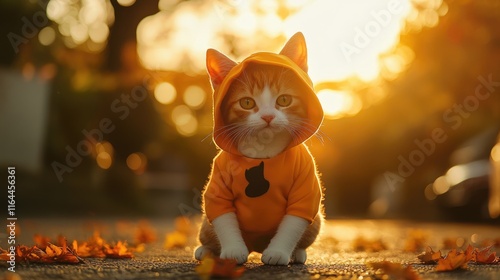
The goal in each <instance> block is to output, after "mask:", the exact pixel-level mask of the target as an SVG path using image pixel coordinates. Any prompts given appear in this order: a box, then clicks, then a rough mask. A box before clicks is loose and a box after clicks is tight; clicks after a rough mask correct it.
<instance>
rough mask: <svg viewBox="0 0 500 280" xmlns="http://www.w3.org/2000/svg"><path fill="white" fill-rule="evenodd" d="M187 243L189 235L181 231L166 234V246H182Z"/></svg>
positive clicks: (168, 247) (169, 247) (170, 247)
mask: <svg viewBox="0 0 500 280" xmlns="http://www.w3.org/2000/svg"><path fill="white" fill-rule="evenodd" d="M186 244H187V236H186V235H185V234H184V233H182V232H179V231H174V232H170V233H167V235H166V236H165V248H167V249H172V248H182V247H184V246H186Z"/></svg>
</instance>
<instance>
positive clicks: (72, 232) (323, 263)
mask: <svg viewBox="0 0 500 280" xmlns="http://www.w3.org/2000/svg"><path fill="white" fill-rule="evenodd" d="M150 222H151V225H152V227H153V228H154V229H155V230H156V233H157V236H158V237H159V238H158V241H157V242H155V243H153V244H148V245H147V246H146V249H145V251H144V252H143V253H141V254H137V255H136V257H135V258H134V259H129V260H116V259H87V261H86V263H85V264H78V265H39V264H25V265H18V266H17V267H16V271H17V272H18V274H19V276H21V278H22V279H23V280H28V279H33V280H35V279H36V280H45V279H47V280H49V279H51V280H52V279H75V280H79V279H199V277H198V276H197V274H196V273H195V267H196V266H197V265H198V262H196V261H194V260H193V259H192V250H193V248H194V246H195V243H194V242H195V241H194V238H192V239H191V240H190V241H189V246H187V247H185V248H182V249H175V250H166V249H164V247H163V241H164V236H165V234H166V233H167V232H169V231H171V230H172V229H173V222H172V221H171V220H170V222H169V221H160V220H151V221H150ZM18 224H20V232H18V235H17V236H16V237H17V241H18V242H22V243H23V244H27V245H28V244H29V245H31V244H33V241H32V240H31V237H32V236H33V234H34V233H40V234H43V235H47V236H57V235H58V234H60V233H62V234H64V235H65V236H67V237H68V239H79V240H82V239H86V238H88V237H89V236H91V235H92V230H93V229H95V228H98V229H99V230H100V231H101V232H102V236H103V237H104V238H105V239H115V238H116V239H128V240H133V235H134V231H135V229H136V227H137V224H138V223H137V221H130V220H117V219H110V220H98V221H87V220H85V221H84V220H79V219H77V220H63V219H53V220H51V219H44V220H39V219H25V220H22V221H19V222H18ZM412 229H420V230H422V231H423V232H424V233H425V234H426V235H427V236H428V241H427V243H428V245H431V246H432V247H433V248H436V249H440V248H441V247H442V242H443V239H444V238H447V237H461V238H463V239H464V241H465V242H466V243H467V242H468V243H472V244H473V245H476V246H480V242H481V241H482V240H486V239H495V238H500V227H494V226H483V225H458V224H446V225H443V224H423V223H411V222H402V221H397V222H394V221H370V220H339V221H328V223H327V226H326V227H325V230H324V234H323V237H322V239H321V240H320V241H319V242H318V243H317V244H315V245H314V247H312V248H310V250H309V251H308V253H309V258H308V261H307V263H306V264H305V265H291V266H286V267H276V266H265V265H263V264H262V263H261V262H260V260H259V255H258V254H253V255H251V257H250V261H249V263H247V264H246V265H245V268H246V271H245V272H244V274H243V276H242V277H241V279H388V278H387V276H386V275H383V274H382V273H381V272H380V271H375V270H373V269H369V268H367V266H366V265H365V264H366V263H367V262H373V261H382V260H388V261H394V262H400V263H403V264H405V265H406V264H411V265H412V266H413V267H414V268H415V270H416V271H418V272H419V274H420V275H421V277H422V279H489V280H493V279H500V265H499V264H497V265H470V266H469V268H468V269H467V270H466V271H457V272H447V273H438V272H435V271H434V270H433V266H431V265H421V264H419V261H418V259H417V258H416V253H406V252H403V251H402V248H404V244H405V242H406V240H407V239H408V234H409V232H411V231H412ZM358 236H363V237H365V238H368V239H378V238H380V239H381V240H382V241H383V242H384V243H385V244H386V245H387V246H388V249H387V250H383V251H380V252H365V251H361V252H356V251H354V249H353V245H352V244H353V240H354V239H355V238H356V237H358ZM473 241H475V242H476V243H474V242H473ZM5 245H6V244H5V236H2V238H1V246H2V247H3V248H5V247H6V246H5ZM497 250H498V249H497ZM443 251H444V252H446V251H447V250H443ZM497 253H500V252H499V251H497ZM0 268H2V267H0ZM4 269H6V268H4ZM0 279H2V278H0Z"/></svg>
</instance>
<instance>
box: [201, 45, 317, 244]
mask: <svg viewBox="0 0 500 280" xmlns="http://www.w3.org/2000/svg"><path fill="white" fill-rule="evenodd" d="M254 63H255V64H263V65H278V66H282V67H286V68H288V69H290V70H292V71H293V73H295V74H296V76H297V79H300V80H301V81H303V84H304V87H303V90H302V91H301V94H303V95H304V97H305V98H304V99H303V100H306V102H305V104H306V107H307V114H308V118H307V121H308V124H309V127H315V128H316V131H317V129H319V126H320V125H321V122H322V120H323V110H322V108H321V105H320V103H319V100H318V98H317V97H316V94H315V93H314V91H313V88H312V82H311V80H310V79H309V76H308V75H307V74H306V73H305V72H304V71H303V70H302V69H301V68H300V67H299V66H297V65H296V64H295V63H294V62H293V61H292V60H290V59H289V58H288V57H286V56H284V55H280V54H274V53H267V52H261V53H256V54H253V55H251V56H250V57H248V58H247V59H245V60H243V61H242V62H241V63H239V64H237V65H236V66H234V67H233V69H231V71H230V72H229V73H228V74H227V75H226V77H225V78H224V80H223V81H222V83H221V84H220V86H219V87H218V89H217V90H216V91H215V92H214V97H213V104H214V107H213V113H214V135H213V140H214V142H215V143H216V145H217V146H218V147H219V148H220V149H221V151H220V152H219V154H218V155H217V156H216V157H215V158H214V162H213V165H212V173H211V176H210V180H209V182H208V184H207V186H206V187H205V190H204V194H203V200H204V209H205V214H206V215H207V217H208V220H209V221H210V222H211V221H213V220H214V219H215V218H217V217H218V216H220V215H222V214H225V213H228V212H235V213H236V216H237V219H238V222H239V225H240V229H241V231H242V234H243V238H244V240H245V242H246V243H247V246H248V247H249V249H250V250H251V248H252V247H253V246H252V244H251V243H252V242H254V241H255V240H259V239H262V238H272V236H273V235H274V234H275V233H276V230H277V228H278V226H279V224H280V222H281V220H282V219H283V217H284V216H285V215H294V216H297V217H301V218H304V219H306V220H307V221H309V222H312V221H313V220H314V218H315V217H316V215H317V214H318V211H319V208H320V204H321V199H322V190H321V185H320V182H319V178H318V174H317V171H316V165H315V162H314V159H313V157H312V156H311V154H310V153H309V150H308V149H307V147H306V146H305V144H303V142H304V141H306V140H307V139H309V138H310V137H311V136H312V135H313V134H314V133H315V132H316V131H310V130H307V129H304V131H302V133H297V135H300V137H299V138H297V139H295V140H294V141H292V143H290V144H289V146H288V147H287V148H286V149H285V150H284V151H283V152H281V153H280V154H278V155H277V156H275V157H273V158H269V159H255V158H247V157H245V156H243V155H242V154H241V153H239V151H238V150H237V147H235V146H234V145H232V144H231V143H232V141H230V139H229V136H228V135H226V134H225V131H224V130H223V129H221V128H222V127H224V125H225V124H224V121H223V118H222V116H221V113H220V107H221V103H222V100H223V98H224V96H225V95H226V93H227V91H228V89H229V87H230V84H231V82H232V81H233V80H234V79H235V78H237V77H238V76H239V75H240V74H241V73H242V71H244V69H245V67H246V66H247V65H248V64H254Z"/></svg>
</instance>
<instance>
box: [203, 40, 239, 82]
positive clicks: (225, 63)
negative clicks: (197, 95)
mask: <svg viewBox="0 0 500 280" xmlns="http://www.w3.org/2000/svg"><path fill="white" fill-rule="evenodd" d="M234 66H236V62H234V61H232V60H231V59H229V58H228V57H227V56H225V55H223V54H222V53H220V52H218V51H216V50H214V49H208V50H207V71H208V75H210V80H211V81H212V87H213V88H214V90H215V89H217V88H218V87H219V86H220V84H221V83H222V80H224V78H225V77H226V75H227V73H229V71H231V69H233V67H234Z"/></svg>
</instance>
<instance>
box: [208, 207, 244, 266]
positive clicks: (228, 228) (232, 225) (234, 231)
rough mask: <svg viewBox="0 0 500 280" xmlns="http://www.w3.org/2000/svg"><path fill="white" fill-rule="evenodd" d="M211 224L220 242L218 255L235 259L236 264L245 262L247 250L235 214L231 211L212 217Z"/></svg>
mask: <svg viewBox="0 0 500 280" xmlns="http://www.w3.org/2000/svg"><path fill="white" fill-rule="evenodd" d="M212 225H213V226H214V230H215V233H216V234H217V238H218V239H219V242H220V246H221V252H220V257H221V258H223V259H235V260H236V262H237V263H238V264H242V263H245V262H246V261H247V259H248V253H249V252H248V248H247V246H246V245H245V242H244V241H243V237H242V236H241V231H240V227H239V225H238V220H237V219H236V214H235V213H233V212H230V213H226V214H223V215H221V216H219V217H217V218H216V219H214V220H213V222H212Z"/></svg>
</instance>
